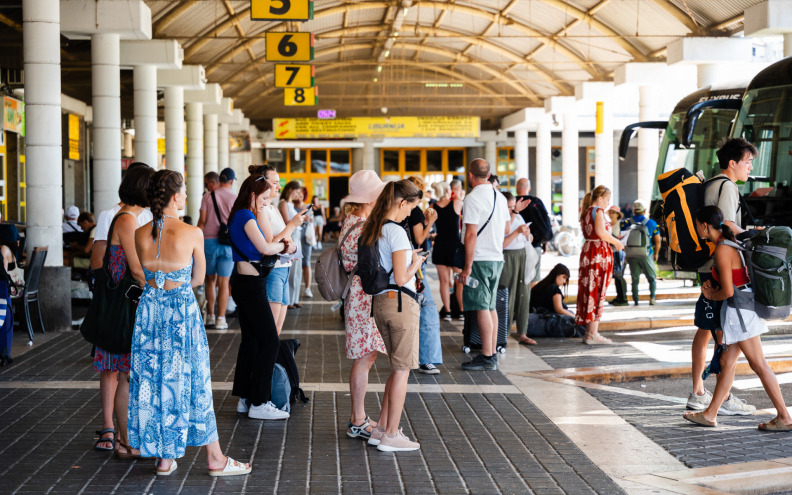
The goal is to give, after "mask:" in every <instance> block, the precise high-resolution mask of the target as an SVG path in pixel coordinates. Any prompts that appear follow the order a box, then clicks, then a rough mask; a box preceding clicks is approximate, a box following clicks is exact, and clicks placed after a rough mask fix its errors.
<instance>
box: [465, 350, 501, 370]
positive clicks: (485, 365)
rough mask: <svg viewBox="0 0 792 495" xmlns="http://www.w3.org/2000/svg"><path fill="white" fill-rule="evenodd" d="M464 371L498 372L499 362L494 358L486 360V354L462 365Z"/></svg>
mask: <svg viewBox="0 0 792 495" xmlns="http://www.w3.org/2000/svg"><path fill="white" fill-rule="evenodd" d="M462 369H463V370H465V371H484V370H497V369H498V361H497V359H493V356H490V357H488V358H486V357H484V354H479V355H477V356H476V357H474V358H473V359H471V360H470V361H468V362H466V363H462Z"/></svg>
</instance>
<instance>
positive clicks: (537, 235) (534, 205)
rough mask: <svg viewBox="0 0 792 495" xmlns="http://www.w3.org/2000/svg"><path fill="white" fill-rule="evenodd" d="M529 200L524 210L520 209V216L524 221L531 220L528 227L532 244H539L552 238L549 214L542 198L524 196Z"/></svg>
mask: <svg viewBox="0 0 792 495" xmlns="http://www.w3.org/2000/svg"><path fill="white" fill-rule="evenodd" d="M526 197H527V198H528V199H530V200H531V203H530V204H529V205H528V207H527V208H525V210H523V211H522V217H523V219H524V220H525V223H528V222H531V225H530V226H529V227H528V228H529V229H531V235H532V236H533V241H532V244H535V245H537V246H538V245H540V244H544V243H546V242H550V241H552V240H553V225H552V224H551V223H550V215H549V214H548V213H547V208H545V205H544V203H542V200H541V199H539V198H537V197H536V196H526Z"/></svg>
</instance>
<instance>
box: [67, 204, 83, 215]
mask: <svg viewBox="0 0 792 495" xmlns="http://www.w3.org/2000/svg"><path fill="white" fill-rule="evenodd" d="M79 216H80V209H79V208H77V207H76V206H74V205H71V206H70V207H68V208H66V218H77V217H79Z"/></svg>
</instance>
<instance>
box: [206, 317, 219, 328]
mask: <svg viewBox="0 0 792 495" xmlns="http://www.w3.org/2000/svg"><path fill="white" fill-rule="evenodd" d="M215 323H216V320H215V315H206V321H205V322H204V326H205V327H213V326H215Z"/></svg>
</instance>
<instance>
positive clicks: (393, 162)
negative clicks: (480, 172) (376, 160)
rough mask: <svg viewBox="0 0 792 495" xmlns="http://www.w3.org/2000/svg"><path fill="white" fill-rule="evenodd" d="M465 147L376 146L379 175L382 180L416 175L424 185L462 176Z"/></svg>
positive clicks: (463, 178)
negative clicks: (378, 153)
mask: <svg viewBox="0 0 792 495" xmlns="http://www.w3.org/2000/svg"><path fill="white" fill-rule="evenodd" d="M466 155H467V151H466V150H465V149H464V148H459V149H457V148H430V149H415V148H402V149H386V148H383V149H382V150H380V176H381V177H382V180H384V181H394V180H401V179H406V178H407V177H409V176H411V175H417V176H420V177H422V178H423V179H424V182H426V184H427V185H431V184H432V183H434V182H445V181H449V180H452V179H460V180H463V181H464V180H465V163H466Z"/></svg>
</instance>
